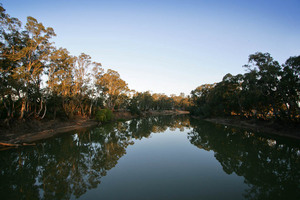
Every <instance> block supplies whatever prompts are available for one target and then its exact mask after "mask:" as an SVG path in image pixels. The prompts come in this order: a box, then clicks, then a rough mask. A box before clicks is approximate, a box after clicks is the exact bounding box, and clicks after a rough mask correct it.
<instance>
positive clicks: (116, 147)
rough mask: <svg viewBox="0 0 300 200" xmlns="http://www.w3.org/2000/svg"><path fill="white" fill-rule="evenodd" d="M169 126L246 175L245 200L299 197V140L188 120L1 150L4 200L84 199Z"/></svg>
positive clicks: (155, 120) (112, 127) (140, 123)
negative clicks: (137, 144)
mask: <svg viewBox="0 0 300 200" xmlns="http://www.w3.org/2000/svg"><path fill="white" fill-rule="evenodd" d="M190 127H192V128H190ZM168 128H169V129H170V130H175V129H177V128H178V129H180V130H181V131H184V132H183V134H186V133H187V138H188V140H189V141H190V142H191V143H192V144H193V145H195V146H197V147H199V148H200V149H204V150H206V151H213V152H214V156H215V158H216V159H217V160H218V162H219V163H220V164H221V165H222V168H223V171H224V172H226V173H227V174H232V173H236V174H237V175H238V176H242V177H244V182H245V184H247V185H248V186H249V189H248V190H246V191H244V198H245V199H300V196H299V191H300V155H299V152H300V151H299V142H294V143H292V142H291V141H290V140H283V139H282V138H268V137H265V136H263V135H258V134H253V133H251V132H247V131H241V130H237V129H233V128H226V127H224V126H220V125H219V126H218V125H213V124H211V123H208V122H203V121H200V122H199V121H195V120H191V121H190V120H189V118H188V117H187V116H160V117H151V118H143V119H134V120H131V121H127V122H117V123H113V124H106V125H105V126H102V127H98V128H94V129H90V130H85V131H80V132H77V133H76V134H71V133H70V134H63V135H61V136H60V137H57V138H54V139H51V140H47V141H44V142H41V143H39V144H38V145H37V146H35V147H26V148H20V149H14V150H9V151H3V152H0V166H1V168H0V169H1V173H0V195H1V199H70V198H80V197H82V195H83V194H85V193H86V192H87V191H89V190H91V189H93V188H98V187H101V180H102V178H103V177H104V176H106V174H107V172H108V171H109V170H111V169H112V168H114V167H115V166H116V165H117V164H118V161H119V159H120V158H121V157H123V156H124V155H125V154H126V149H127V147H128V146H129V145H133V144H134V141H136V140H141V139H143V138H149V137H150V135H151V133H160V132H165V131H166V130H167V129H168ZM188 153H189V152H186V154H187V155H188ZM177 159H180V158H177ZM203 162H205V160H203ZM170 167H171V166H170ZM172 167H174V166H172ZM162 178H163V177H162ZM182 192H189V191H182ZM216 192H218V191H216Z"/></svg>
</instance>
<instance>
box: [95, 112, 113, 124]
mask: <svg viewBox="0 0 300 200" xmlns="http://www.w3.org/2000/svg"><path fill="white" fill-rule="evenodd" d="M95 119H96V120H97V121H98V122H108V121H111V120H112V119H113V113H112V111H111V110H109V109H101V110H97V111H96V116H95Z"/></svg>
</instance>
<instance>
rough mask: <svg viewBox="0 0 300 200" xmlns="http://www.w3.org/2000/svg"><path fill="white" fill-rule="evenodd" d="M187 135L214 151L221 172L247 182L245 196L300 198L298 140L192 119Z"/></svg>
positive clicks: (199, 145)
mask: <svg viewBox="0 0 300 200" xmlns="http://www.w3.org/2000/svg"><path fill="white" fill-rule="evenodd" d="M192 126H193V130H192V131H191V132H189V133H188V138H189V140H190V141H191V143H192V144H194V145H195V146H197V147H199V148H201V149H205V150H206V151H210V150H212V151H214V156H215V158H216V159H217V160H218V161H219V162H220V164H221V165H222V167H223V170H224V172H226V173H227V174H232V173H236V174H237V175H239V176H243V177H244V178H245V181H244V182H245V183H246V184H248V185H249V188H250V189H249V190H246V191H245V193H244V197H245V198H246V199H300V156H299V153H298V152H299V149H300V148H299V141H295V142H292V141H291V140H285V139H282V138H268V137H266V136H263V135H259V134H253V133H251V132H248V131H245V130H244V131H243V130H239V129H235V128H227V127H226V126H222V125H217V126H212V125H211V123H208V122H204V121H202V122H199V121H192Z"/></svg>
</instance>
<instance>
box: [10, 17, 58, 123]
mask: <svg viewBox="0 0 300 200" xmlns="http://www.w3.org/2000/svg"><path fill="white" fill-rule="evenodd" d="M53 36H55V33H54V30H53V29H52V28H46V27H44V25H43V24H42V23H39V22H38V21H37V20H36V19H35V18H33V17H27V23H26V26H25V31H23V32H22V36H21V37H22V38H23V42H24V47H23V48H22V49H21V50H20V51H19V52H18V53H16V54H15V55H13V59H14V60H16V61H17V62H18V63H19V67H17V68H15V70H14V75H13V78H14V79H17V80H21V81H22V83H23V89H22V91H21V94H22V95H21V99H22V106H21V109H20V119H22V118H23V117H24V114H25V112H26V113H27V116H28V115H31V114H34V115H35V116H36V117H37V116H38V115H39V114H40V111H41V109H42V107H43V96H42V94H41V91H40V89H41V88H40V87H41V76H42V75H43V72H44V68H46V67H47V62H48V61H49V55H50V51H51V48H52V44H51V42H50V39H51V38H52V37H53ZM38 103H40V107H39V109H38V110H37V107H38V105H37V104H38ZM29 112H31V113H29Z"/></svg>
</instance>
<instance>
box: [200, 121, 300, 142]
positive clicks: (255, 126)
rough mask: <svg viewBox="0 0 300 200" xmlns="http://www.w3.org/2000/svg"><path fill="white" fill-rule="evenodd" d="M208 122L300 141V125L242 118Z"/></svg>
mask: <svg viewBox="0 0 300 200" xmlns="http://www.w3.org/2000/svg"><path fill="white" fill-rule="evenodd" d="M205 120H206V121H210V122H214V123H217V124H223V125H228V126H235V127H240V128H247V129H250V130H253V131H257V132H264V133H268V134H273V135H279V136H284V137H289V138H294V139H300V125H299V124H280V123H276V122H274V121H258V120H247V119H240V118H235V117H232V118H210V119H205Z"/></svg>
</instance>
